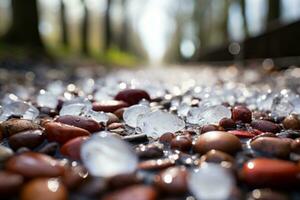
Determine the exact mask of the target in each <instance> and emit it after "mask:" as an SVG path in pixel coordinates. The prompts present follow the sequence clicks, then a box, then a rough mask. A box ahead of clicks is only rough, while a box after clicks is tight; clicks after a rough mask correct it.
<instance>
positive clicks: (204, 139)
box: [193, 131, 242, 154]
mask: <svg viewBox="0 0 300 200" xmlns="http://www.w3.org/2000/svg"><path fill="white" fill-rule="evenodd" d="M193 149H194V151H195V152H197V153H200V154H205V153H207V152H208V151H210V150H212V149H215V150H219V151H223V152H225V153H229V154H235V153H236V152H238V151H240V150H241V149H242V144H241V142H240V140H239V138H238V137H236V136H234V135H232V134H230V133H227V132H224V131H211V132H206V133H204V134H202V135H200V136H199V137H198V138H197V139H196V141H195V143H194V146H193Z"/></svg>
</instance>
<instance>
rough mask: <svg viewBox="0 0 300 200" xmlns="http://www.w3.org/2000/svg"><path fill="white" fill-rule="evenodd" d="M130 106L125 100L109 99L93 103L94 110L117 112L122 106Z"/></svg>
mask: <svg viewBox="0 0 300 200" xmlns="http://www.w3.org/2000/svg"><path fill="white" fill-rule="evenodd" d="M125 107H128V103H126V102H124V101H116V100H107V101H100V102H94V103H93V110H94V111H103V112H111V113H113V112H115V111H116V110H118V109H120V108H125Z"/></svg>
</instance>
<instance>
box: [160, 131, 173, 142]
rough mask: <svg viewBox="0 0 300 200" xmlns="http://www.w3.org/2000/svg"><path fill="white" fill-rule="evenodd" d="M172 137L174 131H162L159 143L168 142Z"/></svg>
mask: <svg viewBox="0 0 300 200" xmlns="http://www.w3.org/2000/svg"><path fill="white" fill-rule="evenodd" d="M173 138H175V134H174V133H164V134H162V135H161V136H160V138H159V141H160V142H161V143H166V144H170V143H171V141H172V139H173Z"/></svg>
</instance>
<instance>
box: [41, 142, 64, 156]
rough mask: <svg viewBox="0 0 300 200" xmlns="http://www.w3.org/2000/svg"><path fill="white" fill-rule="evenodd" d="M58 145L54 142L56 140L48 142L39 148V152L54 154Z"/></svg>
mask: <svg viewBox="0 0 300 200" xmlns="http://www.w3.org/2000/svg"><path fill="white" fill-rule="evenodd" d="M58 147H59V144H58V143H56V142H49V143H47V144H46V145H45V146H43V147H42V148H41V149H40V150H39V152H40V153H43V154H47V155H50V156H53V155H55V153H56V151H57V149H58Z"/></svg>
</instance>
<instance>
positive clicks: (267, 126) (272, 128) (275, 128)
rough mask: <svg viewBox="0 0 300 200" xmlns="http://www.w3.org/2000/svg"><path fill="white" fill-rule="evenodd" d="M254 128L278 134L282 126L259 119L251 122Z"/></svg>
mask: <svg viewBox="0 0 300 200" xmlns="http://www.w3.org/2000/svg"><path fill="white" fill-rule="evenodd" d="M251 126H252V128H255V129H258V130H260V131H262V132H271V133H278V132H279V131H280V129H281V128H280V126H279V125H278V124H275V123H273V122H270V121H267V120H261V119H257V120H254V121H252V122H251Z"/></svg>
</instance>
